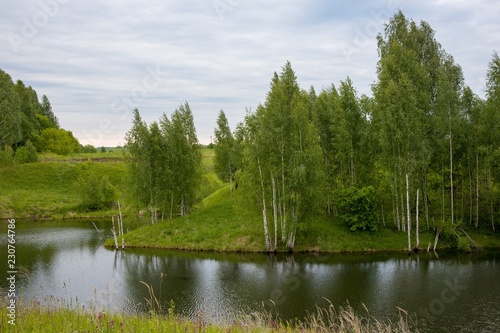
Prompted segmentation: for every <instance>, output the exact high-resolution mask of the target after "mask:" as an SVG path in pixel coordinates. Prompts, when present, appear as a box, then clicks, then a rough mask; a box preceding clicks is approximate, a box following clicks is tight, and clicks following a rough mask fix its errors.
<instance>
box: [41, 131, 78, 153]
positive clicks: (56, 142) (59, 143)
mask: <svg viewBox="0 0 500 333" xmlns="http://www.w3.org/2000/svg"><path fill="white" fill-rule="evenodd" d="M40 137H41V143H42V146H43V149H44V150H45V151H48V152H52V153H55V154H59V155H68V154H71V153H78V152H79V151H80V144H79V143H78V140H77V139H76V138H75V137H74V136H73V133H71V132H70V131H66V130H63V129H57V128H47V129H45V130H43V131H42V133H41V134H40Z"/></svg>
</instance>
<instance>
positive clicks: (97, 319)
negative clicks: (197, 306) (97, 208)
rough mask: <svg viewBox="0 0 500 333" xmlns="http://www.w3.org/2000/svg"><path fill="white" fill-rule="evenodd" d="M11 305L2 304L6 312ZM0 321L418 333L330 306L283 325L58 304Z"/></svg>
mask: <svg viewBox="0 0 500 333" xmlns="http://www.w3.org/2000/svg"><path fill="white" fill-rule="evenodd" d="M6 302H7V299H6V298H3V299H0V307H1V308H2V309H4V308H5V307H6ZM8 320H9V319H8V318H7V316H6V315H2V316H0V328H2V332H29V333H31V332H43V333H52V332H54V333H55V332H107V333H108V332H109V333H112V332H120V333H127V332H167V333H168V332H233V333H239V332H241V333H243V332H277V333H281V332H304V333H312V332H329V333H372V332H377V333H379V332H380V333H410V332H418V331H417V329H416V328H415V326H414V324H413V322H412V321H411V320H410V319H409V316H408V315H407V314H406V313H404V312H401V313H400V314H399V318H398V319H397V320H395V321H389V320H385V321H379V320H377V319H375V318H373V317H369V316H363V317H360V316H358V315H357V314H356V313H355V312H354V310H353V309H352V308H351V307H350V306H346V307H343V308H339V309H338V310H337V309H336V308H335V307H334V306H333V305H330V306H329V307H328V308H318V309H317V312H316V313H314V314H311V315H310V316H309V317H307V318H306V319H305V320H303V321H299V320H295V321H293V322H286V321H281V320H279V318H276V316H273V315H271V314H270V313H266V312H254V313H251V314H248V315H246V314H241V315H239V316H238V317H237V319H235V320H234V321H232V322H231V323H223V324H216V323H207V322H204V321H201V320H191V319H187V318H182V317H179V316H178V315H176V314H175V313H173V312H169V313H168V314H160V313H158V312H157V311H151V312H150V313H148V314H123V313H109V312H107V311H105V310H100V311H99V310H96V309H86V308H85V307H84V306H77V307H76V308H68V307H66V306H64V305H61V304H60V303H57V302H56V304H53V305H40V304H37V303H34V302H33V303H31V304H29V305H27V306H24V305H18V307H17V312H16V322H15V326H14V325H11V324H9V323H8Z"/></svg>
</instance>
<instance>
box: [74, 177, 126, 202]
mask: <svg viewBox="0 0 500 333" xmlns="http://www.w3.org/2000/svg"><path fill="white" fill-rule="evenodd" d="M78 183H79V185H80V190H81V191H80V193H81V196H82V206H83V208H84V209H87V210H90V211H96V210H101V209H107V208H110V207H111V205H112V204H113V202H114V201H115V200H116V197H117V190H116V187H114V186H113V184H111V182H110V181H109V179H108V177H107V176H103V177H101V178H99V177H97V176H95V175H94V174H90V175H88V176H80V177H79V178H78Z"/></svg>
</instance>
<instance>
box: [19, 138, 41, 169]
mask: <svg viewBox="0 0 500 333" xmlns="http://www.w3.org/2000/svg"><path fill="white" fill-rule="evenodd" d="M14 159H15V160H16V161H17V162H18V163H34V162H37V161H38V154H37V152H36V148H35V146H34V145H33V144H32V143H31V141H30V140H28V141H26V144H25V145H24V146H22V147H19V148H18V149H17V150H16V154H15V156H14Z"/></svg>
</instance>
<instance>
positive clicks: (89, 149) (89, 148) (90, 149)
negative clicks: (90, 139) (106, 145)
mask: <svg viewBox="0 0 500 333" xmlns="http://www.w3.org/2000/svg"><path fill="white" fill-rule="evenodd" d="M81 152H82V153H87V154H92V153H97V149H96V148H95V147H94V146H92V145H90V144H89V145H85V146H83V147H82V149H81Z"/></svg>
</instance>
